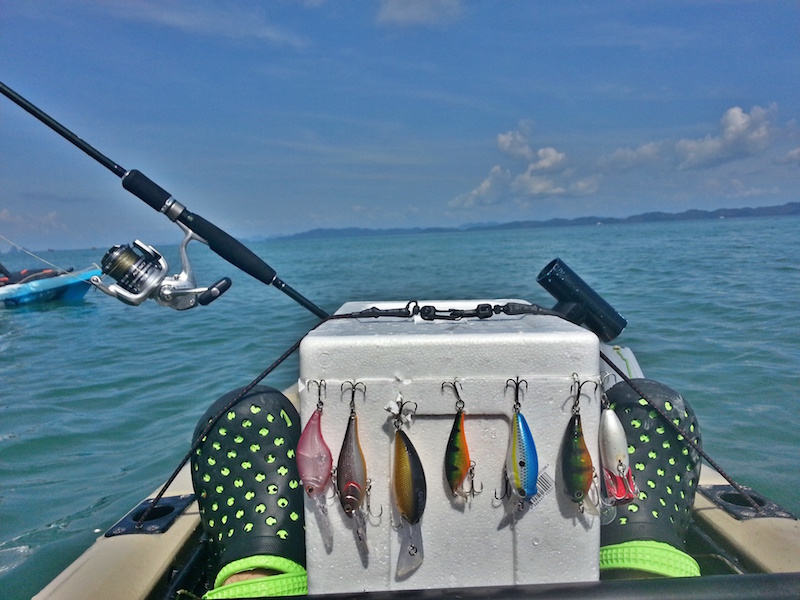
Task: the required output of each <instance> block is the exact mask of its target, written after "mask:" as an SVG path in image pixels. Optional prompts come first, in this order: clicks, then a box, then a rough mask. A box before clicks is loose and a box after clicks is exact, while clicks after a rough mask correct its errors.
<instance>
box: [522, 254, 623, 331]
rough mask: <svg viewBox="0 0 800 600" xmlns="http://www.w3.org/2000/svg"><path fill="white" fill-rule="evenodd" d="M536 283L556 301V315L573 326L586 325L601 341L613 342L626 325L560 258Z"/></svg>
mask: <svg viewBox="0 0 800 600" xmlns="http://www.w3.org/2000/svg"><path fill="white" fill-rule="evenodd" d="M536 281H537V282H538V283H539V284H540V285H541V286H542V287H543V288H544V289H546V290H547V291H548V292H550V294H551V295H552V296H553V297H554V298H555V299H556V300H558V303H557V304H556V305H555V306H554V307H553V310H554V311H555V312H557V313H559V314H560V315H561V316H562V317H564V318H565V319H567V320H568V321H571V322H573V323H575V324H576V325H585V326H586V327H587V328H588V329H589V330H590V331H592V332H594V333H595V334H596V335H597V337H599V338H600V339H601V340H602V341H603V342H610V341H611V340H613V339H614V338H615V337H617V336H618V335H619V334H620V333H622V330H623V329H625V326H626V325H627V324H628V322H627V321H626V320H625V318H624V317H623V316H622V315H620V314H619V313H618V312H617V311H616V310H614V308H613V307H612V306H611V305H610V304H609V303H608V302H606V301H605V300H603V299H602V298H601V297H600V295H599V294H598V293H597V292H595V291H594V290H593V289H592V288H590V287H589V286H588V285H587V283H586V282H585V281H584V280H583V279H581V278H580V277H578V275H577V274H576V273H575V272H574V271H573V270H572V269H570V268H569V267H568V266H567V264H566V263H565V262H564V261H562V260H561V259H560V258H556V259H554V260H552V261H550V262H549V263H548V264H547V266H546V267H545V268H544V269H542V271H541V273H539V275H538V277H536Z"/></svg>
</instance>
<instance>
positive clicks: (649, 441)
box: [602, 380, 701, 546]
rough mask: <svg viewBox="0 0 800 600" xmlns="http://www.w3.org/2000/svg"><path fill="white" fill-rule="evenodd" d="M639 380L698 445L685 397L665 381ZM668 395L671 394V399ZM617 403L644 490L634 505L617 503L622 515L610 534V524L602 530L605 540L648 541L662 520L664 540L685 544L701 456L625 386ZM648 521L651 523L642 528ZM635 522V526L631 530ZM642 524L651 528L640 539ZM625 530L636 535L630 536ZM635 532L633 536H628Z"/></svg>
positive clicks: (636, 477)
mask: <svg viewBox="0 0 800 600" xmlns="http://www.w3.org/2000/svg"><path fill="white" fill-rule="evenodd" d="M640 382H644V383H647V384H650V386H651V387H646V388H643V391H644V393H645V395H647V396H648V397H649V398H650V399H651V400H653V401H654V402H655V403H656V405H658V406H659V407H660V408H661V410H663V411H664V413H666V415H667V417H668V418H669V421H671V422H673V423H675V424H676V425H678V427H680V428H681V429H682V430H683V431H684V432H686V433H687V434H688V435H689V436H690V437H691V438H692V440H693V441H695V442H696V443H697V444H698V445H699V444H700V443H701V440H700V433H699V427H698V426H697V424H696V419H695V416H694V412H693V411H692V410H691V408H690V407H689V406H688V404H687V403H686V402H685V401H684V400H683V398H682V397H681V396H680V395H679V394H677V393H676V392H673V391H672V390H669V388H667V387H666V386H663V385H662V384H657V383H656V382H650V381H649V380H636V383H640ZM618 385H620V386H623V385H627V384H624V383H623V384H618ZM640 385H644V384H643V383H641V384H640ZM615 387H616V386H615ZM651 390H653V391H651ZM662 390H666V391H668V392H669V393H667V392H665V391H662ZM665 396H669V397H668V399H667V398H665ZM609 397H610V398H611V394H609ZM613 402H614V404H613V407H614V410H615V411H616V413H617V415H618V416H619V418H620V421H621V422H622V425H623V427H624V429H625V433H626V436H627V438H628V445H629V446H628V453H629V459H630V465H631V468H632V472H633V476H634V480H635V481H636V485H637V488H638V490H639V494H638V496H637V497H636V498H635V499H634V500H633V501H632V502H630V503H629V504H627V505H624V506H620V507H618V510H617V517H616V519H615V521H614V522H613V523H612V524H611V525H612V526H611V527H609V528H608V533H607V531H606V529H607V528H606V527H604V528H603V530H602V536H603V538H604V541H603V542H602V543H603V544H604V545H605V544H606V543H618V542H619V541H620V540H624V539H644V538H646V537H647V535H650V534H652V533H653V532H654V531H660V527H661V525H659V524H660V523H662V522H666V523H668V527H666V528H665V530H666V531H667V532H668V533H667V536H666V537H667V538H669V539H665V540H663V541H666V542H667V543H673V544H676V545H678V544H679V545H680V546H682V545H683V539H684V538H685V535H686V531H687V529H688V525H689V520H690V517H691V508H692V503H693V501H694V492H695V488H696V485H697V480H698V478H699V473H700V457H699V456H698V455H697V452H696V451H694V450H692V449H690V448H689V446H688V445H687V444H686V443H685V441H684V440H683V437H682V436H681V435H680V434H678V433H677V432H676V431H675V430H674V429H673V428H672V427H671V426H670V425H669V422H667V421H665V419H664V418H663V417H662V416H661V415H660V414H658V412H657V411H656V410H654V409H653V407H652V406H651V405H650V404H649V403H648V402H647V401H646V400H644V399H643V398H639V397H638V396H636V395H635V393H634V392H632V391H629V390H624V389H621V390H620V394H619V395H616V396H614V398H613ZM687 500H688V501H687ZM643 523H645V524H646V525H644V526H643ZM634 524H636V528H635V529H629V528H631V527H633V526H634ZM642 527H645V528H647V531H648V533H647V535H645V534H643V533H642V534H641V538H638V537H637V536H639V535H640V533H639V532H642V531H644V529H642ZM623 530H627V531H629V532H631V533H630V534H625V533H624V532H623ZM634 532H635V533H634ZM607 535H608V538H607V539H608V541H606V536H607ZM631 535H632V536H633V537H629V536H631ZM614 536H617V537H614ZM654 537H655V536H654Z"/></svg>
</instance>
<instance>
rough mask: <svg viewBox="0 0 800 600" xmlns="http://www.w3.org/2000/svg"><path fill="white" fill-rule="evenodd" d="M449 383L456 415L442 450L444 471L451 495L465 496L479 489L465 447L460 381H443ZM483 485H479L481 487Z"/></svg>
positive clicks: (467, 450)
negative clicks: (454, 395) (465, 484)
mask: <svg viewBox="0 0 800 600" xmlns="http://www.w3.org/2000/svg"><path fill="white" fill-rule="evenodd" d="M445 385H449V386H450V387H452V388H453V391H454V392H455V394H456V398H457V400H456V417H455V419H454V420H453V427H452V429H451V430H450V437H449V438H448V439H447V448H446V449H445V452H444V473H445V477H446V478H447V484H448V485H449V486H450V491H451V493H452V494H453V497H462V498H466V497H467V496H476V495H477V494H479V493H480V491H478V490H476V489H475V485H474V477H475V463H474V462H472V461H471V460H470V458H469V448H468V447H467V437H466V435H465V434H464V401H463V400H462V399H461V396H460V394H459V393H458V387H460V385H461V384H460V383H458V381H453V382H452V383H451V382H449V381H445V382H444V383H443V384H442V390H444V386H445ZM467 476H469V478H470V488H469V490H466V489H465V488H464V486H463V484H464V481H465V480H466V478H467ZM482 487H483V486H481V488H482Z"/></svg>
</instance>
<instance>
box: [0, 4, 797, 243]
mask: <svg viewBox="0 0 800 600" xmlns="http://www.w3.org/2000/svg"><path fill="white" fill-rule="evenodd" d="M798 17H800V7H799V5H798V3H797V2H795V1H794V0H791V1H784V2H768V1H764V0H754V1H745V0H742V1H724V0H721V1H717V2H701V1H682V0H675V1H670V2H640V1H636V2H612V1H609V2H596V1H587V2H526V1H521V0H520V1H509V2H500V1H483V2H478V1H466V0H427V1H426V0H363V1H357V0H354V1H333V0H306V1H302V0H272V1H270V2H264V1H255V0H251V1H243V0H240V1H235V0H231V1H227V2H223V1H216V2H214V1H210V0H195V1H191V2H190V1H188V0H176V1H172V2H161V1H157V0H139V1H137V0H103V1H100V0H72V1H69V2H67V1H60V0H49V1H39V0H3V2H2V4H0V81H3V82H4V83H5V84H6V85H8V86H10V87H11V88H13V89H15V90H16V91H17V92H18V93H20V94H21V95H23V96H24V97H26V98H28V99H29V100H31V101H32V102H34V103H35V104H37V105H38V106H39V107H40V108H42V109H43V110H45V111H46V112H48V113H50V114H51V115H52V116H54V117H55V118H56V119H58V120H60V121H61V122H62V123H63V124H64V125H66V126H67V127H68V128H70V129H72V130H73V131H74V132H75V133H76V134H78V135H79V136H80V137H82V138H84V139H85V140H86V141H87V142H89V143H90V144H92V145H94V146H95V147H96V148H97V149H98V150H100V151H101V152H103V153H104V154H106V155H107V156H109V157H110V158H111V159H112V160H114V161H116V162H117V163H119V164H120V165H122V166H123V167H125V168H127V169H139V170H141V171H142V172H144V173H145V174H147V175H148V176H149V177H151V178H152V179H153V180H155V181H156V182H157V183H159V184H160V185H161V186H162V187H164V188H165V189H167V190H168V191H169V192H171V193H172V194H173V195H174V196H175V197H176V198H177V199H178V200H179V201H181V202H182V203H183V204H185V205H186V206H187V207H188V208H189V209H190V210H191V211H193V212H195V213H198V214H200V215H202V216H204V217H205V218H207V219H209V220H211V221H213V222H215V223H216V224H218V225H220V226H221V227H223V228H224V229H226V230H227V231H229V232H230V233H231V234H233V235H234V236H237V237H242V238H244V237H251V236H258V235H264V236H268V235H276V234H285V233H293V232H297V231H304V230H308V229H312V228H317V227H350V226H358V227H374V228H386V227H416V226H457V225H462V224H465V223H473V222H489V221H493V222H504V221H513V220H523V219H549V218H552V217H566V218H571V217H578V216H588V215H593V216H625V215H630V214H637V213H641V212H646V211H651V210H662V211H668V212H678V211H683V210H686V209H689V208H706V209H714V208H719V207H739V206H766V205H774V204H782V203H784V202H787V201H793V200H797V199H798V189H800V132H799V131H798V124H797V119H798V118H799V117H800V18H798ZM0 234H3V235H4V236H6V237H7V238H9V239H11V240H13V241H15V242H17V243H19V244H22V245H24V246H27V247H30V248H34V249H44V248H85V247H91V246H97V247H100V248H103V247H108V246H110V245H112V244H115V243H123V242H128V243H129V242H131V241H132V240H133V239H134V238H140V239H143V240H145V241H148V242H150V243H156V242H163V241H172V242H177V241H178V240H179V239H180V237H181V236H180V233H179V232H178V230H177V229H175V227H174V225H172V224H171V223H170V222H169V221H168V220H167V219H166V218H165V217H163V216H162V215H158V214H157V213H155V212H154V211H153V210H152V209H150V208H149V207H147V206H145V205H144V204H143V203H141V202H140V201H139V200H137V199H136V198H134V197H133V196H131V195H130V194H128V193H127V192H125V191H124V190H123V189H122V187H121V185H120V182H119V179H118V178H117V177H115V176H114V175H113V174H111V173H110V172H109V171H107V170H105V169H104V168H103V167H101V166H100V165H99V164H97V163H95V162H94V161H93V160H92V159H90V158H89V157H88V156H86V155H84V154H83V153H81V152H79V151H78V150H76V149H74V148H73V147H72V146H70V145H69V144H68V143H67V142H66V141H64V140H62V139H61V138H59V137H58V136H57V135H56V134H55V133H53V132H51V131H50V130H48V129H47V128H45V127H44V126H43V125H41V124H39V123H38V122H37V121H35V120H34V119H33V118H32V117H30V116H29V115H28V114H27V113H25V112H23V111H22V110H21V109H19V108H18V107H16V106H15V105H13V104H12V103H11V102H10V101H8V100H7V99H5V98H3V97H0ZM0 250H3V251H7V250H8V245H7V244H6V243H4V242H2V241H0Z"/></svg>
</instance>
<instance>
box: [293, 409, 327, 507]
mask: <svg viewBox="0 0 800 600" xmlns="http://www.w3.org/2000/svg"><path fill="white" fill-rule="evenodd" d="M321 416H322V410H319V409H318V410H315V411H314V413H313V414H312V415H311V418H310V419H309V420H308V423H306V426H305V428H304V429H303V433H301V434H300V441H299V442H298V444H297V468H298V470H299V471H300V479H302V481H303V488H304V489H305V490H306V493H307V494H308V496H309V498H315V496H319V495H321V494H324V493H325V488H326V487H327V485H328V482H329V481H330V480H331V467H332V465H333V456H332V455H331V450H330V448H328V444H326V443H325V440H324V439H323V438H322V429H321V427H320V417H321Z"/></svg>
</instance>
